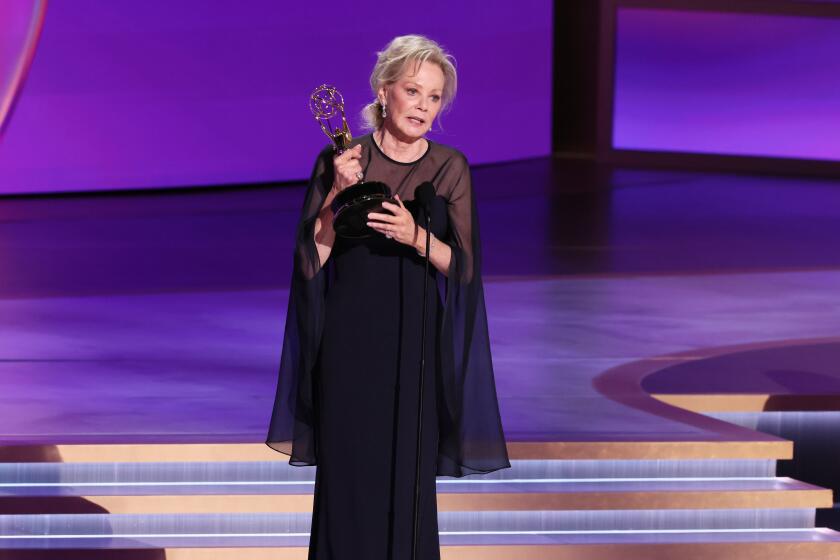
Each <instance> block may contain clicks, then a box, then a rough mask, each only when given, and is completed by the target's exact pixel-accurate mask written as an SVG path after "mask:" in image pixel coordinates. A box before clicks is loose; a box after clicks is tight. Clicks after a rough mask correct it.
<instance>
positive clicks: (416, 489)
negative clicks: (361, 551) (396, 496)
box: [411, 204, 432, 560]
mask: <svg viewBox="0 0 840 560" xmlns="http://www.w3.org/2000/svg"><path fill="white" fill-rule="evenodd" d="M428 206H429V205H428V204H426V205H425V206H424V208H423V215H424V216H425V218H426V258H425V261H426V262H425V269H424V270H425V275H424V276H423V319H422V320H423V327H422V329H421V331H420V394H419V396H418V398H417V402H418V404H417V464H416V466H415V470H414V529H413V530H412V536H411V540H412V543H411V560H416V559H417V536H418V533H419V532H420V456H421V455H420V453H421V451H422V445H421V443H422V437H423V378H424V377H425V374H426V314H427V311H426V308H427V307H428V299H429V245H430V244H431V239H432V229H431V223H432V217H431V216H430V215H429V214H430V212H429V208H428Z"/></svg>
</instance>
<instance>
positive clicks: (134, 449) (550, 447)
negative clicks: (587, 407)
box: [0, 433, 793, 463]
mask: <svg viewBox="0 0 840 560" xmlns="http://www.w3.org/2000/svg"><path fill="white" fill-rule="evenodd" d="M28 439H29V440H31V439H32V438H28ZM508 453H509V456H510V458H511V459H516V460H529V459H530V460H552V459H556V460H704V459H740V460H747V459H771V460H778V459H790V458H792V457H793V444H792V443H791V442H790V441H787V440H784V439H780V438H776V437H773V436H767V435H765V434H760V433H756V434H755V438H754V439H750V440H736V441H570V442H569V441H542V442H541V441H535V442H531V441H512V442H509V443H508ZM0 456H2V457H3V460H4V461H5V462H62V463H126V462H127V463H137V462H180V461H190V462H223V461H234V462H241V461H286V462H288V456H285V455H283V454H281V453H278V452H277V451H274V450H273V449H271V448H269V447H268V446H266V445H265V444H262V443H177V442H173V443H131V444H120V443H96V444H86V443H84V442H79V443H72V444H60V445H38V444H32V443H31V442H23V441H21V442H14V441H11V440H8V439H7V440H5V441H4V445H0Z"/></svg>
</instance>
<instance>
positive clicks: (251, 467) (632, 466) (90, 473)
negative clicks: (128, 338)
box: [0, 459, 776, 485]
mask: <svg viewBox="0 0 840 560" xmlns="http://www.w3.org/2000/svg"><path fill="white" fill-rule="evenodd" d="M775 472H776V461H775V460H770V459H746V460H738V459H720V460H714V459H706V460H650V461H647V460H603V461H597V460H516V459H513V460H511V468H509V469H502V470H499V471H496V472H492V473H490V474H486V475H480V476H479V475H475V476H469V477H465V478H462V479H453V478H451V477H440V478H438V481H453V482H456V481H458V480H460V481H464V482H469V481H475V480H510V479H529V480H530V479H563V480H566V479H617V478H632V479H640V478H645V479H671V478H769V477H772V476H774V475H775ZM243 480H245V481H260V480H270V481H300V482H314V481H315V467H293V466H291V465H289V464H288V463H287V462H286V461H283V460H279V459H278V460H274V461H248V462H234V461H225V462H176V463H153V462H143V463H124V462H118V463H57V462H56V463H0V484H6V485H8V484H16V483H50V482H56V483H66V484H89V483H109V484H119V483H152V482H166V483H177V482H181V481H191V482H225V481H233V482H239V481H243Z"/></svg>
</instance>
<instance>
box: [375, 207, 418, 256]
mask: <svg viewBox="0 0 840 560" xmlns="http://www.w3.org/2000/svg"><path fill="white" fill-rule="evenodd" d="M394 198H395V199H396V201H397V203H398V204H393V203H391V202H383V203H382V207H383V208H384V209H385V210H387V211H389V212H390V214H382V213H376V212H371V213H369V214H368V215H367V217H368V222H367V225H368V226H369V227H370V228H371V229H373V230H375V231H378V232H379V233H381V234H383V235H384V236H385V237H388V238H391V239H393V240H394V241H396V242H398V243H402V244H403V245H411V246H412V247H414V246H415V239H416V238H417V224H415V223H414V217H413V216H412V215H411V212H409V211H408V210H407V209H406V207H405V205H404V204H403V202H402V200H400V195H397V196H395V197H394Z"/></svg>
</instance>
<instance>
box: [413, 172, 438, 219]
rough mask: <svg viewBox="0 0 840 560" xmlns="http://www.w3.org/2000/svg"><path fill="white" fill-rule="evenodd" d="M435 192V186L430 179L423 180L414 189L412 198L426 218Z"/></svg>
mask: <svg viewBox="0 0 840 560" xmlns="http://www.w3.org/2000/svg"><path fill="white" fill-rule="evenodd" d="M435 194H436V193H435V186H434V185H433V184H432V182H431V181H425V182H424V183H421V184H420V186H418V187H417V188H416V189H414V200H416V201H417V204H419V205H420V208H422V209H423V211H424V212H425V213H426V217H427V219H428V218H429V213H430V212H429V210H430V209H431V207H432V200H433V199H434V198H435Z"/></svg>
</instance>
